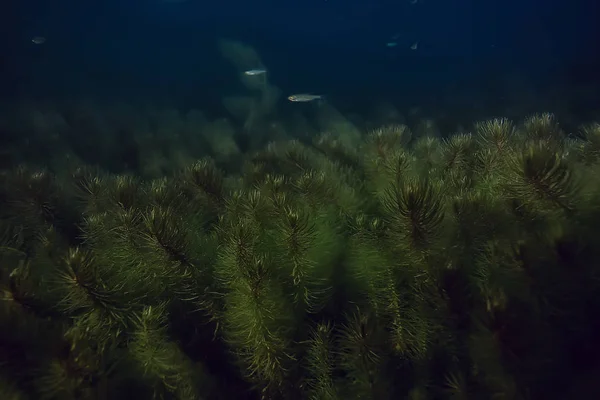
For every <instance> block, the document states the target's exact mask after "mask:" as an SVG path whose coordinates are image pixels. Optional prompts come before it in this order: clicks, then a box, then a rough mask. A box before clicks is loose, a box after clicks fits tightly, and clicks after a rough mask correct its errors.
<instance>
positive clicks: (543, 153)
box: [507, 142, 578, 211]
mask: <svg viewBox="0 0 600 400" xmlns="http://www.w3.org/2000/svg"><path fill="white" fill-rule="evenodd" d="M510 167H511V170H510V174H509V175H508V177H507V185H508V190H509V192H510V193H511V194H512V195H513V196H516V197H517V198H519V199H520V200H522V201H525V202H526V203H528V204H530V205H532V203H534V202H536V201H540V200H541V201H545V202H546V203H547V204H549V205H550V207H552V208H560V209H563V210H565V211H571V210H573V209H574V207H575V202H576V200H577V198H576V197H577V193H578V185H577V182H576V178H575V176H574V173H573V170H572V168H571V166H570V165H568V164H567V162H566V161H565V160H564V159H563V158H562V157H561V154H560V153H557V152H556V151H555V149H553V148H552V146H547V145H546V144H545V143H543V142H538V143H530V144H529V145H528V146H527V147H526V148H525V149H524V150H523V151H522V152H521V153H520V154H518V155H516V156H514V157H512V158H511V163H510Z"/></svg>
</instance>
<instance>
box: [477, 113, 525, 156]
mask: <svg viewBox="0 0 600 400" xmlns="http://www.w3.org/2000/svg"><path fill="white" fill-rule="evenodd" d="M475 131H476V132H477V134H478V138H479V141H480V142H481V144H482V146H484V147H487V148H489V149H492V150H493V151H496V152H503V151H505V150H507V149H509V148H510V147H511V145H512V141H513V139H514V137H515V134H516V129H515V126H514V125H513V123H512V122H511V121H509V120H508V119H506V118H495V119H492V120H489V121H482V122H477V123H476V124H475Z"/></svg>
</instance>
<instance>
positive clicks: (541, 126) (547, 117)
mask: <svg viewBox="0 0 600 400" xmlns="http://www.w3.org/2000/svg"><path fill="white" fill-rule="evenodd" d="M523 129H524V130H525V134H526V136H527V137H528V138H530V139H533V140H543V141H558V142H560V141H561V140H562V139H563V138H564V132H563V131H562V129H561V128H560V127H559V126H558V123H557V122H556V120H555V118H554V115H553V114H550V113H543V114H536V115H532V116H530V117H528V118H526V119H525V121H524V122H523Z"/></svg>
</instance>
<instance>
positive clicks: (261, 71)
mask: <svg viewBox="0 0 600 400" xmlns="http://www.w3.org/2000/svg"><path fill="white" fill-rule="evenodd" d="M266 73H267V70H266V69H264V68H256V69H249V70H247V71H244V75H247V76H257V75H262V74H266Z"/></svg>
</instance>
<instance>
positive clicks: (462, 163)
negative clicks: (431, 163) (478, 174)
mask: <svg viewBox="0 0 600 400" xmlns="http://www.w3.org/2000/svg"><path fill="white" fill-rule="evenodd" d="M475 149H476V142H475V139H474V138H473V135H471V134H466V133H463V134H456V135H452V136H450V138H449V139H445V140H444V146H443V148H442V159H443V163H444V165H445V167H446V170H459V171H463V170H464V169H465V168H466V167H467V166H468V164H469V163H470V162H471V154H472V153H474V152H475Z"/></svg>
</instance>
